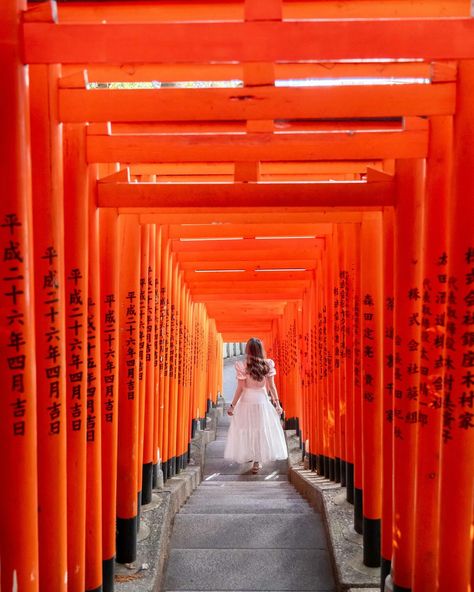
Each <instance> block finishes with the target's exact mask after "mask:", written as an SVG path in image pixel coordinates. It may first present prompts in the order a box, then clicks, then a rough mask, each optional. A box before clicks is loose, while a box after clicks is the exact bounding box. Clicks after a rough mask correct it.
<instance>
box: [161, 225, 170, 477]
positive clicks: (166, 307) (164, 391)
mask: <svg viewBox="0 0 474 592" xmlns="http://www.w3.org/2000/svg"><path fill="white" fill-rule="evenodd" d="M163 241H164V245H165V248H164V249H163V257H162V261H161V265H162V268H161V269H162V272H161V297H160V300H161V304H160V307H161V308H160V310H161V333H160V335H161V336H162V337H161V338H160V341H161V344H160V351H161V359H160V364H161V376H160V390H161V395H160V397H161V403H160V409H161V412H162V420H161V421H162V425H163V427H162V429H161V433H162V445H161V450H162V455H163V456H162V459H163V476H164V478H165V479H167V478H168V460H169V455H168V452H169V344H170V307H171V305H170V298H169V286H170V267H171V265H170V244H169V241H168V240H167V239H166V238H165V236H163Z"/></svg>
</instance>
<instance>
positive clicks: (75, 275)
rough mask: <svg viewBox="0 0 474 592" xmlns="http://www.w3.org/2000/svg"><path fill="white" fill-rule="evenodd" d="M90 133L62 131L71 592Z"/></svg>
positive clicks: (80, 567) (82, 407)
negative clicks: (87, 135) (87, 145)
mask: <svg viewBox="0 0 474 592" xmlns="http://www.w3.org/2000/svg"><path fill="white" fill-rule="evenodd" d="M85 140H86V130H85V126H84V125H82V124H67V125H65V126H64V241H65V242H64V246H65V289H66V377H67V378H66V385H67V399H66V400H67V410H68V429H67V462H68V479H67V497H68V499H67V501H68V524H67V530H68V592H69V590H70V591H71V592H84V589H85V546H86V543H85V534H86V462H87V443H86V431H87V312H88V311H87V299H88V276H89V269H88V258H89V239H88V226H89V217H88V215H89V214H88V212H89V180H88V168H87V164H86V160H85V154H86V152H85Z"/></svg>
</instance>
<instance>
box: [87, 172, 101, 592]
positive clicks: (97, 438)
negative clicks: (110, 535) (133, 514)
mask: <svg viewBox="0 0 474 592" xmlns="http://www.w3.org/2000/svg"><path fill="white" fill-rule="evenodd" d="M89 178H90V181H91V183H90V187H89V284H88V298H87V430H86V439H87V486H86V591H91V592H92V591H93V592H96V591H97V590H102V438H101V436H102V433H101V418H100V410H101V388H100V387H101V357H100V331H101V319H100V254H99V248H100V247H99V211H98V209H97V208H96V207H95V195H94V191H95V187H96V178H97V171H96V170H94V169H92V170H90V177H89Z"/></svg>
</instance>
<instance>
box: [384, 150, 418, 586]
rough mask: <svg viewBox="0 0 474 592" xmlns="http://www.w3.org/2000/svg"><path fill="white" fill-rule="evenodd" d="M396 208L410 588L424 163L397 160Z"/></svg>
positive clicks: (398, 444) (401, 515)
mask: <svg viewBox="0 0 474 592" xmlns="http://www.w3.org/2000/svg"><path fill="white" fill-rule="evenodd" d="M396 188H397V206H396V208H395V388H394V412H393V421H394V489H393V495H394V500H393V559H392V578H393V581H394V585H395V586H398V587H399V588H400V589H407V590H410V589H411V582H412V572H413V551H414V536H413V535H414V520H415V514H414V509H415V505H414V504H415V474H416V450H417V425H418V400H419V384H420V355H421V302H422V285H421V284H422V281H421V277H422V275H421V273H422V269H421V267H422V258H421V240H422V232H421V230H420V229H421V228H422V224H421V222H422V207H423V196H424V167H423V163H422V162H421V161H415V160H413V161H409V160H406V161H398V162H397V169H396Z"/></svg>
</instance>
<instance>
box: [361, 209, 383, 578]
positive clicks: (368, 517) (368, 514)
mask: <svg viewBox="0 0 474 592" xmlns="http://www.w3.org/2000/svg"><path fill="white" fill-rule="evenodd" d="M383 274H384V271H383V241H382V213H381V212H374V213H364V214H363V219H362V227H361V302H362V454H363V459H364V460H363V466H362V491H363V527H362V530H363V537H364V564H365V565H367V566H368V567H378V566H379V565H380V524H381V517H382V398H383V387H382V384H383V382H382V381H383V358H382V356H383V342H382V328H383V301H382V299H383Z"/></svg>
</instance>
